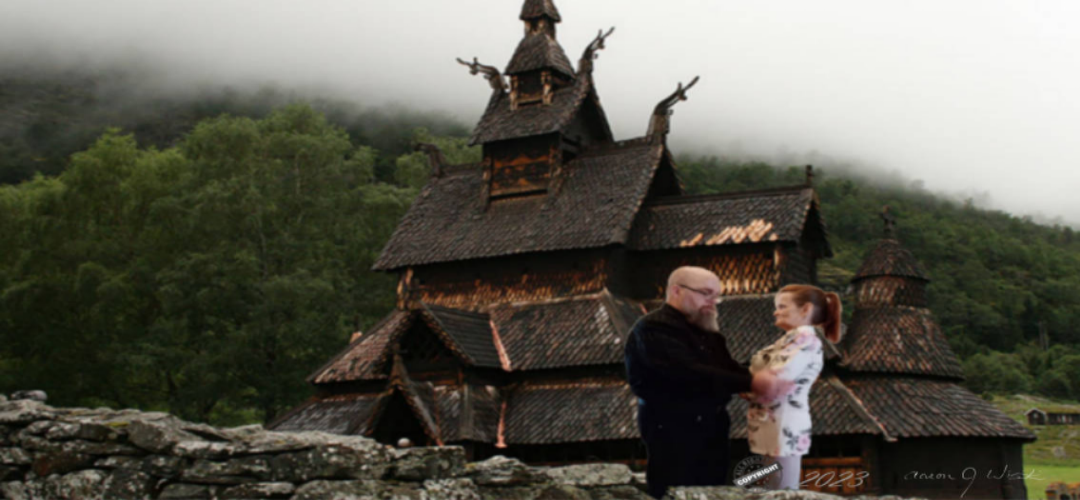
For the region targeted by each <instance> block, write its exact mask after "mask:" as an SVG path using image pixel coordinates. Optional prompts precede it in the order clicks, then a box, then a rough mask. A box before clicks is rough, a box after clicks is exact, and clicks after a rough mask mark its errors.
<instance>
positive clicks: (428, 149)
mask: <svg viewBox="0 0 1080 500" xmlns="http://www.w3.org/2000/svg"><path fill="white" fill-rule="evenodd" d="M413 150H414V151H423V152H424V153H427V155H428V164H429V165H431V173H432V175H434V176H435V177H442V167H443V165H446V157H445V156H443V154H442V150H440V149H439V146H436V145H434V144H430V143H426V142H418V143H416V145H415V146H413Z"/></svg>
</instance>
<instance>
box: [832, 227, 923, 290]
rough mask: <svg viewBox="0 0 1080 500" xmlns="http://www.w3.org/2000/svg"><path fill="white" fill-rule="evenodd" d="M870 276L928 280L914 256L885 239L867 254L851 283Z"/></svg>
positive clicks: (894, 241)
mask: <svg viewBox="0 0 1080 500" xmlns="http://www.w3.org/2000/svg"><path fill="white" fill-rule="evenodd" d="M872 276H902V277H906V278H916V279H920V280H924V281H929V280H930V278H929V277H928V276H927V274H926V271H925V270H924V269H923V266H922V264H920V263H919V261H918V260H917V259H916V258H915V256H914V255H912V254H911V252H910V251H908V249H906V248H904V247H903V246H902V245H900V242H899V241H897V240H895V239H893V238H885V239H882V240H880V241H879V242H878V244H877V246H875V247H874V249H873V250H871V251H870V253H869V254H867V256H866V259H864V260H863V263H862V266H860V267H859V271H858V272H856V273H855V277H854V278H852V279H851V281H852V282H856V281H859V280H862V279H865V278H869V277H872Z"/></svg>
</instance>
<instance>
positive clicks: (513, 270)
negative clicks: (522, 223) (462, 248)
mask: <svg viewBox="0 0 1080 500" xmlns="http://www.w3.org/2000/svg"><path fill="white" fill-rule="evenodd" d="M608 272H609V268H608V264H607V257H606V255H605V252H604V251H603V250H582V251H566V252H552V253H548V254H535V253H534V254H526V255H518V256H508V257H500V258H494V259H483V260H475V261H466V262H454V263H450V264H435V265H430V266H422V267H417V268H414V270H413V284H412V285H411V288H412V290H411V295H412V297H413V298H414V299H419V300H422V301H424V302H426V303H429V304H438V305H441V306H444V307H452V308H455V309H464V310H472V311H479V310H482V309H484V308H485V307H487V306H488V305H490V304H493V303H503V302H522V301H533V300H544V299H552V298H558V297H566V296H572V295H582V294H587V293H595V292H599V291H600V290H602V289H603V288H604V284H605V283H606V282H607V279H608Z"/></svg>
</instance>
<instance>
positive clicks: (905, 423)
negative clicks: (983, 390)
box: [844, 377, 1035, 441]
mask: <svg viewBox="0 0 1080 500" xmlns="http://www.w3.org/2000/svg"><path fill="white" fill-rule="evenodd" d="M844 384H845V385H846V386H847V387H848V388H850V389H851V391H852V392H853V393H854V394H855V395H856V396H857V397H858V398H859V399H860V400H861V401H862V402H863V403H865V405H866V408H867V409H868V410H869V411H870V413H872V414H873V415H874V416H875V417H876V418H877V419H878V420H879V421H880V422H881V424H882V425H883V426H884V427H885V429H886V430H888V432H889V433H890V434H892V435H894V436H898V437H901V438H913V437H931V436H935V437H936V436H957V437H1003V438H1018V439H1024V440H1028V441H1034V440H1035V435H1034V434H1033V433H1032V432H1031V431H1030V430H1028V429H1027V428H1025V427H1024V426H1023V425H1021V424H1020V423H1019V422H1017V421H1016V420H1013V419H1012V418H1009V416H1008V415H1005V414H1004V413H1002V412H1001V410H998V409H997V407H995V406H994V405H992V404H990V403H988V402H986V401H984V400H983V399H982V398H980V397H978V396H976V395H975V394H974V393H972V392H971V391H969V390H967V389H965V388H963V387H960V386H959V385H956V384H954V383H952V382H948V381H939V380H927V379H920V378H914V377H873V378H865V379H863V378H859V379H852V380H846V381H845V382H844Z"/></svg>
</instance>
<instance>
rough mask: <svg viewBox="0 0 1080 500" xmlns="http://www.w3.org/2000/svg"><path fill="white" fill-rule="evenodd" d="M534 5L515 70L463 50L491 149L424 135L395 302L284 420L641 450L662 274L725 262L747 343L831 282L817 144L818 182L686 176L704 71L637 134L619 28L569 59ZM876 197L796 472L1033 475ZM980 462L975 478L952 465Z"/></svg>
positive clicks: (498, 445)
mask: <svg viewBox="0 0 1080 500" xmlns="http://www.w3.org/2000/svg"><path fill="white" fill-rule="evenodd" d="M520 20H521V22H523V23H524V28H525V32H524V36H523V38H522V39H521V40H520V41H519V42H518V45H517V48H516V50H515V51H514V53H513V57H512V58H511V59H510V61H509V63H508V64H507V65H506V67H505V69H504V70H503V71H500V70H499V69H498V68H496V67H493V66H488V65H484V64H481V63H480V62H478V61H477V60H476V59H474V60H473V61H472V62H469V61H464V60H459V62H460V63H461V64H463V65H465V66H466V67H467V68H468V69H469V71H470V72H471V73H473V74H481V75H482V76H483V77H484V78H485V79H486V81H487V84H488V85H490V87H491V96H490V98H489V99H488V102H487V103H486V108H485V109H484V112H483V115H482V117H481V119H480V121H479V123H478V124H477V125H476V128H475V130H474V131H473V134H472V137H471V144H473V145H477V146H480V147H481V148H482V150H483V159H482V160H481V161H480V162H479V163H473V164H464V165H449V164H446V161H445V160H444V159H443V158H442V156H441V155H440V154H439V152H438V151H437V150H436V149H434V148H433V147H428V152H429V157H430V160H431V166H432V173H431V177H430V179H429V181H428V183H427V185H426V186H425V187H424V188H423V189H422V190H421V192H420V194H419V195H418V197H417V198H416V200H415V201H414V203H413V205H412V206H411V207H410V209H409V210H408V212H407V214H406V215H405V216H404V217H403V219H402V220H401V222H400V223H399V225H398V226H397V229H396V230H395V232H394V233H393V235H392V237H391V238H390V240H389V242H388V243H387V244H386V247H385V248H384V249H383V251H382V254H381V255H380V257H379V259H378V260H377V262H376V264H375V266H374V269H375V270H377V271H382V272H387V273H394V274H395V275H396V276H398V277H399V280H398V284H397V305H396V307H395V308H394V309H393V310H391V311H388V312H387V314H386V316H385V317H384V318H383V319H382V320H381V321H379V322H378V323H377V324H376V325H374V326H373V327H371V328H370V329H368V331H366V332H364V333H363V334H361V335H359V336H356V337H355V338H354V340H353V341H352V342H351V343H350V344H349V345H348V346H346V347H344V348H343V349H342V350H341V351H340V352H339V353H338V354H337V355H336V356H334V357H333V358H332V359H330V360H328V361H327V362H326V364H325V365H323V366H322V367H319V368H318V369H317V370H315V371H314V373H312V374H311V376H310V377H309V379H308V381H309V382H310V383H311V384H313V385H314V386H315V388H316V390H317V394H316V396H314V397H313V398H311V399H310V400H309V401H306V402H304V403H303V404H301V405H300V406H298V407H296V408H294V409H292V410H290V411H289V412H287V413H285V414H283V415H282V416H281V417H279V418H278V419H277V420H276V421H274V422H271V423H270V425H269V427H271V428H274V429H277V430H321V431H326V432H332V433H340V434H356V435H364V436H370V437H372V438H374V439H377V440H379V441H380V442H384V443H387V444H395V443H398V442H399V441H400V440H401V439H402V438H406V439H408V440H409V441H410V442H412V443H415V444H418V445H459V446H462V447H464V448H465V450H466V453H467V455H468V457H469V458H470V459H471V460H482V459H485V458H488V457H490V456H493V455H505V456H511V457H516V458H519V459H521V460H523V461H525V462H527V463H530V464H534V465H557V464H570V463H583V462H619V463H626V464H628V465H630V466H631V467H632V468H634V469H638V470H640V469H642V468H643V466H644V463H645V459H646V456H645V449H644V446H643V444H642V441H641V439H640V436H639V434H638V430H637V423H636V414H635V412H636V399H635V397H634V395H633V394H632V393H631V392H630V389H629V386H628V385H627V383H626V380H625V371H624V366H623V345H622V343H623V341H624V339H625V337H626V335H627V333H628V331H629V329H630V327H631V325H632V324H633V323H634V322H635V321H636V320H637V318H639V317H640V316H642V315H643V314H644V313H645V312H646V311H649V310H652V309H653V308H656V307H659V305H660V304H661V303H662V301H663V297H664V285H665V284H666V280H667V276H668V274H669V273H670V272H671V271H672V270H674V269H675V268H676V267H679V266H682V265H695V266H701V267H705V268H708V269H710V270H712V271H713V272H715V273H716V274H717V275H719V277H720V280H721V283H722V288H723V295H724V300H723V301H722V302H721V303H720V304H719V305H718V306H717V308H718V311H719V323H720V326H721V329H722V333H723V335H724V336H725V337H726V340H727V343H728V346H729V350H730V351H731V352H732V354H733V356H734V357H735V358H736V360H737V361H739V362H740V363H743V364H749V361H750V357H751V355H752V354H753V353H754V352H755V351H756V350H758V349H760V348H762V347H764V346H767V345H769V344H771V343H772V342H773V341H774V340H775V339H776V338H777V336H779V335H781V334H782V332H781V331H780V330H778V329H777V328H775V327H774V326H773V324H772V308H773V298H774V294H775V293H776V291H777V290H778V289H779V288H780V287H782V286H784V285H786V284H789V283H816V282H817V263H818V261H819V259H824V258H828V257H830V256H831V254H832V251H831V248H830V246H829V242H828V237H827V236H828V235H827V231H826V225H825V221H824V220H823V218H822V214H821V206H820V201H819V199H818V197H817V195H816V193H815V191H814V187H813V183H812V178H813V176H812V173H811V171H810V170H809V168H808V172H807V181H806V182H805V183H804V184H802V185H796V186H790V187H786V188H778V189H770V190H761V191H751V192H735V193H724V194H716V195H705V196H702V195H694V196H691V195H686V194H685V193H684V186H683V184H682V182H681V181H680V176H679V171H678V168H677V166H676V165H675V162H674V160H673V154H672V151H671V150H670V149H669V148H668V145H667V136H668V134H669V132H670V120H671V115H672V111H671V110H672V107H673V106H674V105H675V104H676V103H678V102H679V101H682V100H686V99H687V96H688V91H689V90H690V89H691V87H693V85H694V84H695V83H696V81H697V80H696V79H694V80H692V81H690V83H689V84H687V85H685V86H684V85H682V84H681V83H680V84H679V85H678V86H677V87H676V89H675V91H674V92H673V93H672V94H671V95H669V96H658V97H662V99H660V100H659V102H658V104H657V105H656V107H655V109H654V111H653V113H652V115H651V116H649V117H647V118H648V120H647V125H648V128H647V133H646V134H645V135H644V136H641V137H636V138H630V139H624V140H615V138H614V137H613V136H612V132H611V128H610V127H609V125H608V120H607V117H606V114H605V112H604V109H603V107H602V106H601V104H600V99H599V91H598V89H597V88H596V85H595V84H594V80H593V72H594V71H595V70H596V68H595V66H596V61H597V57H598V55H599V51H600V50H602V49H604V48H605V42H606V41H607V39H608V36H609V35H611V31H608V32H606V33H605V32H601V33H600V34H599V35H598V36H597V37H596V38H595V39H594V40H593V41H592V43H590V44H589V45H588V46H586V47H585V48H584V49H583V51H582V53H581V56H580V58H578V60H577V64H576V68H575V65H574V64H572V63H571V60H570V58H569V57H568V56H567V54H566V52H565V51H564V50H563V47H562V46H561V45H560V44H559V42H558V38H557V36H556V27H557V26H558V25H559V24H560V23H561V21H562V18H561V16H560V14H559V11H558V9H557V8H556V6H555V4H554V0H525V2H524V5H523V7H522V9H521V15H520ZM644 118H646V117H643V120H642V122H643V125H645V123H646V120H645V119H644ZM874 216H875V215H874V214H867V217H874ZM884 219H885V224H884V228H883V230H882V233H881V235H880V240H879V241H878V243H877V245H876V247H874V248H873V250H872V251H871V252H869V253H868V254H867V255H866V256H865V260H864V262H863V264H862V266H861V267H860V268H859V269H858V271H857V272H856V274H855V275H854V278H853V279H852V280H851V284H850V286H849V287H848V290H849V293H847V294H846V296H845V308H846V309H850V310H853V314H852V316H851V318H850V321H849V322H848V324H847V325H846V333H845V335H844V337H843V339H842V340H841V342H840V343H839V344H832V343H829V342H828V341H827V340H824V338H823V342H824V344H825V345H826V367H825V368H824V370H823V371H822V374H821V376H820V378H819V380H818V381H817V382H816V383H815V385H814V386H813V388H812V390H811V398H810V399H811V412H812V415H813V416H814V417H813V418H814V429H813V446H812V448H811V452H810V454H808V455H806V456H804V457H803V465H802V467H803V468H802V473H803V480H804V486H803V487H804V488H805V489H814V490H818V491H825V492H830V493H836V494H842V495H856V494H858V495H862V494H871V495H885V494H895V495H902V496H919V497H927V498H957V497H960V496H966V497H968V498H1026V497H1027V492H1026V489H1025V487H1024V482H1023V481H1022V480H1020V481H1017V480H1016V479H1015V477H1014V476H1013V475H1010V474H1001V475H1000V477H999V474H998V473H999V472H1002V471H1003V470H1005V471H1010V472H1013V473H1015V472H1017V471H1022V470H1023V462H1022V446H1023V445H1024V444H1025V443H1029V442H1031V441H1034V439H1035V436H1034V435H1033V434H1032V433H1031V432H1030V431H1028V430H1027V429H1026V428H1025V427H1023V426H1022V425H1020V424H1019V423H1018V422H1016V421H1015V420H1013V419H1011V418H1009V417H1007V416H1006V415H1004V414H1003V413H1001V412H1000V411H998V410H997V409H996V408H995V407H993V406H992V405H990V404H988V403H987V402H985V401H983V400H982V399H980V398H979V397H977V396H976V395H975V394H973V393H971V392H969V391H968V390H966V389H964V388H963V387H962V386H961V385H959V384H960V382H962V381H963V373H962V370H961V366H960V362H959V360H958V358H957V357H956V355H955V354H954V353H953V352H952V351H951V350H950V348H949V345H948V342H947V341H946V338H945V336H944V334H943V333H942V331H941V329H940V328H939V327H938V325H937V323H936V322H935V320H934V318H933V316H932V314H931V313H930V311H929V309H928V308H927V296H926V294H927V284H928V283H929V281H930V277H929V276H928V275H927V274H926V272H925V270H924V269H923V267H922V266H921V265H920V264H919V262H918V260H917V259H916V258H915V257H914V256H913V255H912V254H911V253H910V252H909V251H907V250H906V249H905V248H904V247H903V246H902V244H901V243H900V242H899V241H898V239H897V238H896V236H895V230H894V226H895V223H896V222H895V220H894V219H893V218H892V217H891V216H890V215H888V214H887V213H886V214H885V215H884ZM728 409H729V411H730V414H731V416H732V447H731V448H732V449H731V453H732V456H731V463H732V464H735V463H737V462H738V461H739V460H740V459H742V458H744V457H746V456H748V455H749V454H750V453H749V447H748V445H747V443H746V421H745V413H746V402H745V401H743V400H742V399H739V398H734V399H733V401H732V402H731V404H730V406H729V407H728ZM970 468H974V469H975V470H976V471H978V473H979V476H980V478H979V480H978V481H970V482H969V481H966V480H961V479H960V478H961V476H962V474H963V471H964V470H967V469H970ZM913 473H914V474H913ZM949 475H952V476H954V477H955V479H952V480H950V479H948V477H947V476H949ZM969 483H970V484H969ZM965 488H966V489H965Z"/></svg>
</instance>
